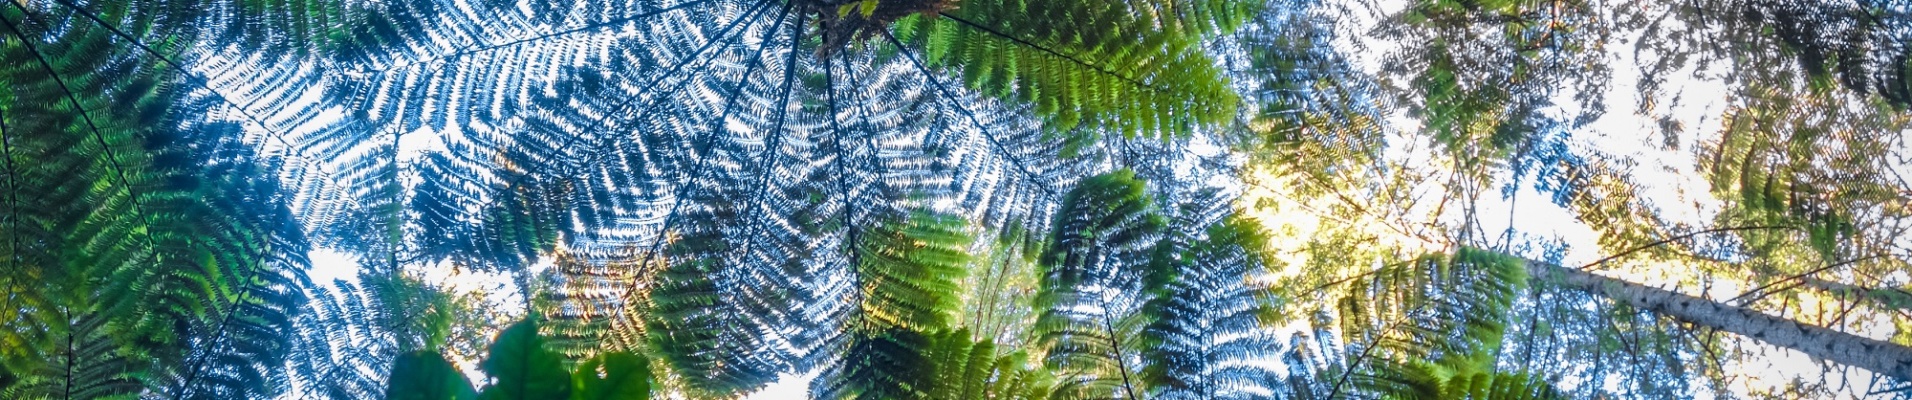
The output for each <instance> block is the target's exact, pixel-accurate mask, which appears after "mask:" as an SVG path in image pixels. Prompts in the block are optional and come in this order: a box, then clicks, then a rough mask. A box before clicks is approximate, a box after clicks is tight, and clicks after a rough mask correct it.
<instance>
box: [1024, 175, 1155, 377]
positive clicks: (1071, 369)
mask: <svg viewBox="0 0 1912 400" xmlns="http://www.w3.org/2000/svg"><path fill="white" fill-rule="evenodd" d="M1134 176H1135V173H1134V172H1133V171H1127V170H1123V171H1117V172H1112V173H1107V174H1103V175H1098V176H1095V177H1092V178H1089V179H1085V180H1083V181H1082V182H1081V183H1080V184H1079V185H1078V186H1077V187H1076V188H1075V189H1073V190H1071V191H1070V192H1069V195H1068V196H1067V197H1065V198H1064V200H1063V202H1062V207H1061V208H1060V210H1058V211H1057V213H1056V222H1055V223H1054V224H1053V225H1052V226H1053V228H1052V229H1053V231H1052V233H1051V235H1050V239H1049V244H1048V245H1047V246H1045V249H1044V252H1043V254H1042V258H1041V260H1040V263H1041V265H1042V268H1043V275H1042V278H1041V280H1040V285H1041V286H1039V289H1038V292H1037V295H1036V307H1037V309H1038V310H1040V311H1039V312H1040V314H1039V316H1038V317H1037V318H1036V322H1035V325H1034V326H1033V329H1032V330H1033V333H1032V335H1034V337H1035V338H1036V345H1037V346H1039V347H1038V348H1041V349H1043V362H1044V364H1045V365H1047V366H1048V367H1049V368H1051V369H1055V370H1057V371H1058V372H1061V373H1064V374H1067V376H1068V378H1067V379H1064V380H1063V381H1062V382H1061V383H1060V384H1059V385H1058V390H1059V391H1065V392H1067V393H1071V394H1067V395H1065V396H1066V397H1070V398H1109V397H1136V396H1141V395H1143V394H1142V391H1143V390H1145V387H1144V386H1142V382H1141V381H1140V379H1141V376H1140V375H1139V374H1140V372H1141V370H1140V366H1139V365H1136V364H1135V363H1136V362H1137V361H1138V360H1137V356H1138V355H1139V354H1140V352H1141V351H1142V350H1143V349H1144V348H1145V347H1146V346H1145V344H1144V342H1143V340H1144V338H1145V337H1144V335H1142V334H1141V329H1142V328H1143V326H1144V325H1146V324H1147V323H1148V322H1149V321H1148V317H1149V316H1148V315H1146V314H1145V313H1141V312H1139V311H1140V310H1141V309H1142V307H1143V305H1144V303H1145V302H1146V301H1147V299H1146V298H1145V297H1144V295H1143V290H1144V289H1145V288H1146V286H1145V282H1144V281H1145V277H1147V276H1154V275H1156V273H1155V272H1154V271H1151V268H1150V267H1151V265H1150V264H1149V263H1148V260H1149V253H1150V251H1151V250H1152V248H1153V247H1154V245H1155V240H1156V239H1157V238H1158V236H1159V235H1160V233H1159V232H1160V231H1161V230H1162V228H1163V226H1164V225H1165V224H1166V221H1164V219H1163V218H1162V217H1161V216H1160V215H1159V214H1156V213H1155V211H1154V209H1153V206H1154V204H1153V201H1151V200H1149V198H1148V195H1147V194H1146V193H1145V188H1144V187H1143V184H1142V182H1141V181H1138V180H1136V179H1135V177H1134Z"/></svg>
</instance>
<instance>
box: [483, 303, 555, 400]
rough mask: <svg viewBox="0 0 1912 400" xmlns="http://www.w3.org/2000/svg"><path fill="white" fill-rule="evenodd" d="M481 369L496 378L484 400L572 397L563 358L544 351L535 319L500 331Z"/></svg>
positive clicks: (549, 351) (486, 392) (486, 391)
mask: <svg viewBox="0 0 1912 400" xmlns="http://www.w3.org/2000/svg"><path fill="white" fill-rule="evenodd" d="M478 366H479V368H482V369H484V371H485V373H486V374H489V375H491V377H492V379H494V381H493V382H492V384H491V386H487V387H485V392H484V394H483V396H481V397H480V398H481V399H501V400H502V399H562V398H565V397H567V396H569V395H570V394H571V374H570V372H569V371H566V370H565V368H564V357H563V356H561V355H558V353H557V352H554V351H551V350H548V349H545V348H544V339H542V338H539V337H538V322H537V321H536V320H533V319H526V320H524V321H521V322H518V323H516V324H512V325H511V327H508V328H505V330H504V332H499V333H498V339H497V340H496V341H493V342H492V343H491V355H490V356H489V357H486V358H485V361H484V362H482V363H479V364H478Z"/></svg>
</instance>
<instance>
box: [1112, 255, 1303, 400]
mask: <svg viewBox="0 0 1912 400" xmlns="http://www.w3.org/2000/svg"><path fill="white" fill-rule="evenodd" d="M1260 229H1261V228H1260V227H1258V226H1257V225H1256V222H1254V221H1252V220H1247V219H1242V218H1230V219H1228V220H1226V221H1222V222H1217V223H1214V224H1212V225H1208V228H1207V230H1206V232H1204V233H1205V235H1204V237H1201V238H1200V240H1199V241H1198V242H1195V243H1192V245H1191V246H1175V247H1178V248H1179V250H1180V251H1179V253H1180V254H1159V253H1158V255H1157V257H1156V261H1155V262H1157V263H1169V264H1172V265H1170V266H1163V267H1157V268H1160V269H1165V270H1168V271H1174V272H1172V274H1173V277H1172V278H1170V279H1167V280H1168V282H1166V283H1164V284H1163V288H1162V289H1160V293H1159V294H1158V295H1157V297H1156V298H1155V299H1154V301H1153V302H1152V303H1151V304H1150V309H1151V310H1150V312H1151V313H1152V314H1154V315H1156V317H1155V318H1156V319H1155V321H1154V322H1153V323H1151V324H1150V325H1149V327H1148V328H1147V330H1146V331H1145V333H1146V334H1147V335H1149V336H1150V337H1151V340H1150V342H1152V343H1153V344H1154V346H1153V347H1151V348H1149V349H1148V350H1147V351H1145V352H1144V358H1146V359H1147V360H1149V362H1150V364H1149V366H1148V367H1147V368H1145V369H1144V370H1143V374H1142V376H1143V380H1144V381H1145V382H1148V384H1149V387H1150V388H1151V389H1152V391H1153V394H1152V396H1150V397H1151V398H1160V399H1251V398H1268V397H1267V396H1273V395H1274V394H1275V393H1278V391H1277V389H1279V388H1278V387H1268V385H1275V383H1274V382H1277V381H1279V380H1280V379H1279V378H1280V377H1281V374H1280V373H1279V372H1277V371H1276V370H1273V369H1272V368H1270V367H1266V366H1263V365H1258V364H1257V361H1258V360H1259V361H1271V360H1260V359H1262V358H1267V357H1271V355H1272V354H1275V352H1276V351H1278V349H1279V348H1280V347H1281V344H1280V342H1278V341H1277V340H1276V337H1275V335H1274V332H1272V331H1270V330H1268V329H1267V328H1265V327H1263V326H1262V325H1263V323H1264V321H1265V320H1267V319H1268V318H1270V316H1271V313H1272V312H1273V310H1272V307H1270V305H1269V303H1268V302H1269V301H1270V300H1271V299H1269V298H1268V296H1267V294H1266V293H1264V292H1263V291H1261V290H1259V289H1257V288H1256V287H1255V286H1254V285H1252V284H1250V283H1248V280H1249V279H1250V278H1251V277H1252V276H1254V274H1255V273H1256V272H1258V271H1260V270H1261V269H1262V268H1264V267H1265V266H1266V265H1267V263H1266V262H1265V261H1263V260H1262V256H1260V254H1261V251H1262V249H1263V248H1264V247H1265V246H1266V241H1267V239H1266V236H1265V234H1263V233H1261V231H1260Z"/></svg>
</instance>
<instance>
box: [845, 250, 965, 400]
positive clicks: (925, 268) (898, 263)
mask: <svg viewBox="0 0 1912 400" xmlns="http://www.w3.org/2000/svg"><path fill="white" fill-rule="evenodd" d="M966 228H967V223H966V221H964V220H962V219H960V218H955V217H953V216H939V215H933V214H927V213H916V214H914V215H911V216H910V217H909V218H908V219H906V220H892V221H886V222H883V223H881V224H879V225H876V226H873V227H869V228H853V230H852V232H853V233H854V234H855V236H856V237H857V238H856V239H855V240H856V241H857V246H858V247H857V248H856V249H853V250H852V252H853V253H852V254H851V256H852V257H853V258H852V262H853V263H855V265H856V268H855V270H854V272H853V273H854V275H852V276H850V277H848V280H849V282H848V285H850V286H851V287H852V289H851V290H853V292H852V293H849V294H848V296H849V297H851V298H852V299H853V301H854V305H853V306H852V308H850V309H849V310H848V312H850V313H852V314H853V315H850V316H847V317H846V318H843V321H844V324H845V325H844V326H843V327H842V328H840V329H839V331H840V332H842V333H841V335H842V337H841V339H840V340H842V341H843V342H845V344H844V345H843V346H845V350H844V352H843V355H842V356H841V359H840V360H838V361H837V362H836V363H835V365H833V366H831V367H830V369H828V370H826V373H825V374H824V375H823V376H822V377H821V378H820V379H821V380H820V381H819V385H817V386H819V387H820V388H821V391H822V392H824V393H825V394H826V395H825V397H829V398H870V399H888V398H902V397H910V396H913V395H912V393H914V392H916V391H920V390H923V385H927V384H930V379H929V378H928V377H930V376H933V375H934V374H933V372H932V371H931V370H930V368H936V367H934V366H930V365H927V364H926V363H927V362H930V361H931V360H928V359H923V358H922V357H927V354H928V352H931V351H933V350H934V349H933V348H932V347H931V346H933V345H934V344H933V343H931V342H929V340H931V338H930V336H935V335H940V333H938V332H944V331H946V330H948V329H950V328H951V326H952V325H953V321H954V319H955V312H956V311H957V307H958V305H957V300H958V298H957V293H956V289H957V281H958V280H959V279H961V278H962V273H963V267H964V266H966V265H967V264H968V263H969V254H968V253H966V252H965V251H966V250H967V249H968V248H969V246H970V243H969V242H970V237H969V235H968V234H967V233H966V232H965V231H966V230H967V229H966ZM965 333H966V332H965ZM936 340H950V339H947V338H938V339H936ZM962 340H963V342H964V343H968V339H967V338H962Z"/></svg>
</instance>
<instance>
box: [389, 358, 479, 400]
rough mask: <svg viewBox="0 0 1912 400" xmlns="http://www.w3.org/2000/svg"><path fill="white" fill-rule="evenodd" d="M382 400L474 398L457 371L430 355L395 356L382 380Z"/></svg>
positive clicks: (442, 359) (442, 360)
mask: <svg viewBox="0 0 1912 400" xmlns="http://www.w3.org/2000/svg"><path fill="white" fill-rule="evenodd" d="M386 382H387V383H386V386H385V399H386V400H470V399H473V398H476V397H477V393H476V392H475V391H473V390H471V383H470V382H466V381H465V375H464V374H461V373H459V372H458V367H455V366H452V365H451V362H450V361H445V357H444V356H441V355H439V354H438V352H434V351H422V350H421V351H414V352H410V353H405V354H402V355H399V356H398V359H397V360H394V361H393V362H392V372H391V374H390V375H389V376H388V377H387V378H386Z"/></svg>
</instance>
